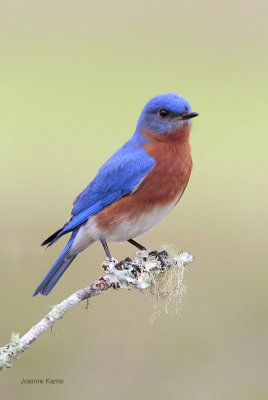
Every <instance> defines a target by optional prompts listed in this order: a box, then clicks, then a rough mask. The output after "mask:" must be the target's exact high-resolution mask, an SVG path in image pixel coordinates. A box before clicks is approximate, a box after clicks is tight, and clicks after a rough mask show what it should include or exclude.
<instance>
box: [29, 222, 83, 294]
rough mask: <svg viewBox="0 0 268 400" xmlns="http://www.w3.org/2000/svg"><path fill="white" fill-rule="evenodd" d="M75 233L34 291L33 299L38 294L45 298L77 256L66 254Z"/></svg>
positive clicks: (74, 232)
mask: <svg viewBox="0 0 268 400" xmlns="http://www.w3.org/2000/svg"><path fill="white" fill-rule="evenodd" d="M77 231H78V230H77V229H76V230H75V231H73V233H72V236H71V237H70V239H69V241H68V243H67V245H66V247H65V248H64V250H63V251H62V252H61V254H60V255H59V257H58V258H57V260H56V261H55V263H54V264H53V265H52V267H51V268H50V270H49V271H48V273H47V274H46V276H45V277H44V279H43V280H42V282H41V283H40V285H39V286H38V287H37V288H36V289H35V291H34V293H33V297H34V296H36V295H37V294H38V293H40V294H42V295H44V296H47V295H48V294H49V293H50V292H51V290H52V289H53V288H54V286H55V285H56V283H57V282H58V280H59V279H60V277H61V276H62V275H63V273H64V272H65V271H66V269H67V268H68V267H69V265H70V264H71V262H72V261H73V260H74V259H75V257H76V256H77V254H75V255H70V254H68V253H69V250H70V247H71V245H72V244H73V241H74V239H75V236H76V233H77Z"/></svg>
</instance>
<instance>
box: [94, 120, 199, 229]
mask: <svg viewBox="0 0 268 400" xmlns="http://www.w3.org/2000/svg"><path fill="white" fill-rule="evenodd" d="M143 134H144V136H146V137H147V138H148V139H150V142H149V143H147V144H146V145H145V146H144V147H145V150H146V151H147V153H148V154H149V155H150V156H151V157H153V158H154V159H155V161H156V163H155V166H154V167H153V169H152V170H151V171H150V172H149V173H148V174H147V175H146V177H145V178H144V179H143V181H142V182H141V184H140V185H139V187H138V189H137V190H136V192H135V193H133V194H129V195H127V196H124V197H122V198H121V199H119V200H118V201H116V202H115V203H113V204H110V205H109V206H108V207H106V208H105V209H104V210H102V211H100V212H98V213H97V214H96V215H94V217H93V218H94V220H95V222H96V223H97V225H98V226H99V227H100V228H101V229H104V230H107V231H110V230H112V229H113V228H114V227H115V226H116V225H117V224H120V222H122V220H124V218H127V219H128V220H132V221H133V223H135V220H137V218H139V216H140V215H141V213H146V212H150V211H151V210H152V209H153V207H157V206H161V205H163V206H164V205H167V204H170V203H172V202H174V200H175V199H177V198H179V197H180V196H181V195H182V194H183V192H184V190H185V188H186V186H187V183H188V181H189V178H190V174H191V169H192V158H191V148H190V143H189V134H190V127H189V124H188V123H185V124H184V125H183V126H182V127H181V128H180V129H179V130H178V131H175V132H173V133H169V134H162V135H160V134H156V133H153V132H150V131H143Z"/></svg>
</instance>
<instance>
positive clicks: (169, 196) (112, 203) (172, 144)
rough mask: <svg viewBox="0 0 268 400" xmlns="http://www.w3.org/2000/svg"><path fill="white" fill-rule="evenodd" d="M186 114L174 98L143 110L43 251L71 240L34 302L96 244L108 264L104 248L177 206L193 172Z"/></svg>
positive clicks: (180, 100)
mask: <svg viewBox="0 0 268 400" xmlns="http://www.w3.org/2000/svg"><path fill="white" fill-rule="evenodd" d="M196 116H198V114H197V113H196V112H193V111H191V106H190V104H189V103H188V101H187V100H186V99H184V98H183V97H182V96H179V95H178V94H176V93H166V94H161V95H159V96H156V97H153V98H152V99H151V100H150V101H149V102H148V103H147V104H146V105H145V107H144V108H143V110H142V112H141V115H140V117H139V119H138V122H137V126H136V130H135V132H134V134H133V136H132V137H131V138H130V139H129V140H128V141H127V142H126V143H125V144H124V145H123V146H122V147H121V148H120V149H119V150H117V151H116V153H114V154H113V155H112V156H111V157H110V158H109V159H108V160H107V161H106V162H105V163H104V164H103V166H102V167H101V168H100V169H99V171H98V173H97V175H96V177H95V178H94V179H93V181H92V182H91V183H90V184H89V185H88V186H87V187H86V188H85V189H84V190H83V192H82V193H81V194H80V195H79V196H78V197H77V198H76V199H75V200H74V202H73V210H72V216H71V218H70V219H69V221H67V222H66V224H64V225H63V226H62V227H61V228H60V229H59V230H57V231H56V232H55V233H53V235H51V236H50V237H49V238H48V239H46V240H45V241H44V242H43V243H42V245H48V246H51V245H52V244H53V243H54V242H55V241H56V240H58V239H59V238H60V237H61V236H63V235H65V234H66V233H69V232H72V234H71V237H70V239H69V241H68V243H67V245H66V247H65V248H64V250H63V251H62V253H61V254H60V255H59V257H58V259H57V260H56V261H55V263H54V264H53V266H52V267H51V269H50V270H49V271H48V273H47V275H46V276H45V278H44V279H43V281H42V282H41V283H40V285H39V286H38V287H37V289H36V290H35V292H34V293H33V296H35V295H37V294H38V293H41V294H43V295H48V294H49V293H50V291H51V290H52V289H53V288H54V286H55V285H56V283H57V282H58V280H59V279H60V277H61V276H62V274H63V273H64V272H65V270H66V269H67V268H68V266H69V265H70V264H71V262H72V261H73V260H74V259H75V257H76V256H77V254H78V253H80V252H81V251H83V250H85V249H86V248H87V247H88V246H90V245H91V244H92V243H94V242H95V241H96V240H100V242H101V243H102V245H103V247H104V250H105V252H106V255H107V257H108V259H109V260H111V259H112V257H111V253H110V251H109V248H108V246H107V241H108V242H124V241H128V242H130V243H131V244H133V245H134V246H136V247H138V248H139V249H145V247H143V246H142V245H140V244H139V243H138V242H136V241H135V240H134V238H136V237H138V236H140V235H142V234H143V233H145V232H148V231H149V230H151V229H152V228H153V227H154V225H156V224H157V223H159V222H160V221H161V220H162V219H163V218H164V217H165V216H166V215H167V214H168V213H169V212H170V211H171V210H172V209H173V207H174V206H175V205H176V204H177V203H178V201H179V199H180V198H181V196H182V194H183V192H184V190H185V188H186V186H187V183H188V180H189V178H190V174H191V169H192V158H191V149H190V143H189V135H190V129H191V122H190V120H191V118H193V117H196Z"/></svg>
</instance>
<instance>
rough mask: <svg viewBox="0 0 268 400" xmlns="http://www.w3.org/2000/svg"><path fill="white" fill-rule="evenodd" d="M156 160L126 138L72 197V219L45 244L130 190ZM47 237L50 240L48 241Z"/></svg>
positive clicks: (81, 222) (70, 229) (72, 228)
mask: <svg viewBox="0 0 268 400" xmlns="http://www.w3.org/2000/svg"><path fill="white" fill-rule="evenodd" d="M154 164H155V160H154V159H153V158H152V157H150V156H149V155H148V153H147V152H146V151H145V150H144V148H143V147H142V146H140V145H137V143H133V142H132V141H128V142H127V143H125V144H124V146H122V147H121V148H120V149H119V150H118V151H117V152H116V153H115V154H114V155H113V156H112V157H111V158H109V159H108V160H107V161H106V163H105V164H103V166H102V167H101V168H100V169H99V171H98V173H97V175H96V177H95V178H94V179H93V181H92V182H91V183H90V184H89V185H88V186H87V187H86V188H85V189H84V190H83V192H82V193H81V194H80V195H79V196H78V197H77V198H76V199H75V200H74V202H73V210H72V218H71V219H70V221H69V222H67V224H65V225H64V226H63V228H62V229H60V230H59V231H57V232H56V233H55V234H54V235H52V236H51V237H50V238H48V239H47V240H46V241H45V242H44V244H48V243H50V244H52V243H53V242H54V241H55V240H57V239H58V238H59V237H60V236H62V235H64V234H65V233H67V232H70V231H72V230H74V229H75V228H77V227H78V226H80V225H81V224H83V223H84V222H85V221H87V219H88V218H89V217H90V216H92V215H94V214H96V213H97V212H99V211H101V210H102V209H103V208H105V207H107V206H108V205H109V204H111V203H113V202H115V201H117V200H119V199H120V198H121V197H123V196H125V195H127V194H129V193H131V192H132V191H133V190H134V189H135V187H136V186H137V185H138V184H139V183H140V182H141V180H142V179H143V178H144V177H145V175H146V174H147V173H148V172H149V171H150V170H151V169H152V168H153V166H154ZM49 239H50V240H49Z"/></svg>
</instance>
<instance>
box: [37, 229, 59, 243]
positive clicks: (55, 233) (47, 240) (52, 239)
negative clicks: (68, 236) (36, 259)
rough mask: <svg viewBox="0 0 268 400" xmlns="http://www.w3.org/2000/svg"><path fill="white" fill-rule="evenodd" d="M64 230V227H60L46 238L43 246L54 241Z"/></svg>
mask: <svg viewBox="0 0 268 400" xmlns="http://www.w3.org/2000/svg"><path fill="white" fill-rule="evenodd" d="M61 231H62V228H60V229H58V230H57V231H56V232H54V233H52V235H50V236H49V237H48V238H47V239H46V240H44V241H43V243H41V246H46V245H47V244H48V245H49V246H50V245H51V244H52V243H51V242H54V241H55V239H56V237H57V236H58V234H59V233H60V232H61Z"/></svg>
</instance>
